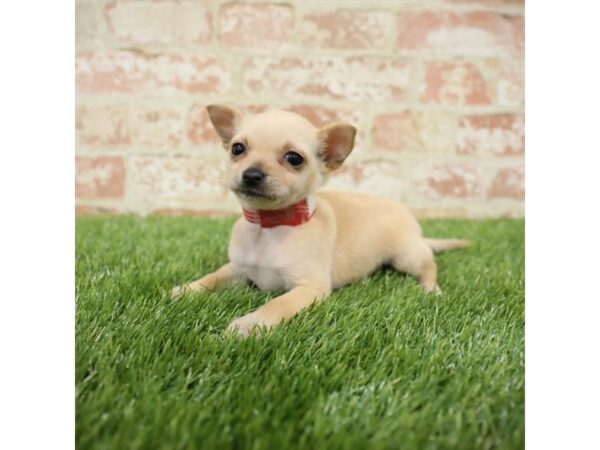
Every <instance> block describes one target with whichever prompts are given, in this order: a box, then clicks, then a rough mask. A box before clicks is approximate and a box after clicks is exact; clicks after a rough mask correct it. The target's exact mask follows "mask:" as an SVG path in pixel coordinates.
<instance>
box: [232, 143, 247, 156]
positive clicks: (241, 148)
mask: <svg viewBox="0 0 600 450" xmlns="http://www.w3.org/2000/svg"><path fill="white" fill-rule="evenodd" d="M245 151H246V146H245V145H244V144H240V143H239V142H238V143H235V144H233V145H232V146H231V153H232V154H233V155H234V156H238V155H241V154H242V153H244V152H245Z"/></svg>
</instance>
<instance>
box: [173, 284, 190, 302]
mask: <svg viewBox="0 0 600 450" xmlns="http://www.w3.org/2000/svg"><path fill="white" fill-rule="evenodd" d="M189 291H190V288H189V285H187V284H182V285H181V286H175V287H174V288H173V289H171V300H177V299H178V298H179V297H181V296H182V295H183V294H185V293H186V292H189Z"/></svg>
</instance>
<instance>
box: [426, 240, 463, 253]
mask: <svg viewBox="0 0 600 450" xmlns="http://www.w3.org/2000/svg"><path fill="white" fill-rule="evenodd" d="M424 241H425V243H426V244H427V245H429V246H430V247H431V249H432V250H433V251H434V252H443V251H445V250H454V249H457V248H465V247H468V246H469V245H471V241H467V240H465V239H429V238H424Z"/></svg>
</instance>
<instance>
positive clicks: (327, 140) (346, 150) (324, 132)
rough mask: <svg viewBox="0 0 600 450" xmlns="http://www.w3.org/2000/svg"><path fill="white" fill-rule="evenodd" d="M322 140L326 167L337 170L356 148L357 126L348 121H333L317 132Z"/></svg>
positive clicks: (322, 151) (322, 154)
mask: <svg viewBox="0 0 600 450" xmlns="http://www.w3.org/2000/svg"><path fill="white" fill-rule="evenodd" d="M317 136H318V138H319V140H320V141H321V145H322V147H321V157H322V158H323V161H325V167H327V168H328V169H329V170H335V169H337V168H338V167H340V166H341V165H342V163H343V162H344V160H345V159H346V158H347V157H348V155H349V154H350V152H351V151H352V149H353V148H354V137H355V136H356V128H354V127H353V126H352V125H348V124H346V123H339V122H336V123H332V124H329V125H326V126H325V127H323V128H321V129H320V130H319V132H318V134H317Z"/></svg>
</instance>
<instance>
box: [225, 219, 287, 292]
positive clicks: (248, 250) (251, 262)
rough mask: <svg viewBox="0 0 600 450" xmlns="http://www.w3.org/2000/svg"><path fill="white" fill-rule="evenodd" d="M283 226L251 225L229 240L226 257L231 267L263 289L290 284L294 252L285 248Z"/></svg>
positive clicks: (271, 289)
mask: <svg viewBox="0 0 600 450" xmlns="http://www.w3.org/2000/svg"><path fill="white" fill-rule="evenodd" d="M286 228H288V227H278V228H276V229H263V228H260V227H258V226H256V227H254V226H253V227H252V228H251V229H249V230H247V231H246V232H244V233H243V234H242V235H240V236H238V237H237V238H236V239H232V241H231V243H230V244H229V260H230V262H231V264H233V267H234V269H235V270H236V271H237V272H239V273H242V274H244V276H246V278H248V279H249V280H251V281H253V282H254V283H255V284H256V285H257V286H258V287H259V288H260V289H262V290H265V291H275V290H282V289H289V288H290V287H291V283H290V280H289V273H290V268H291V267H290V266H293V264H294V262H293V255H291V254H290V252H289V251H286V241H287V238H288V230H286Z"/></svg>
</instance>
